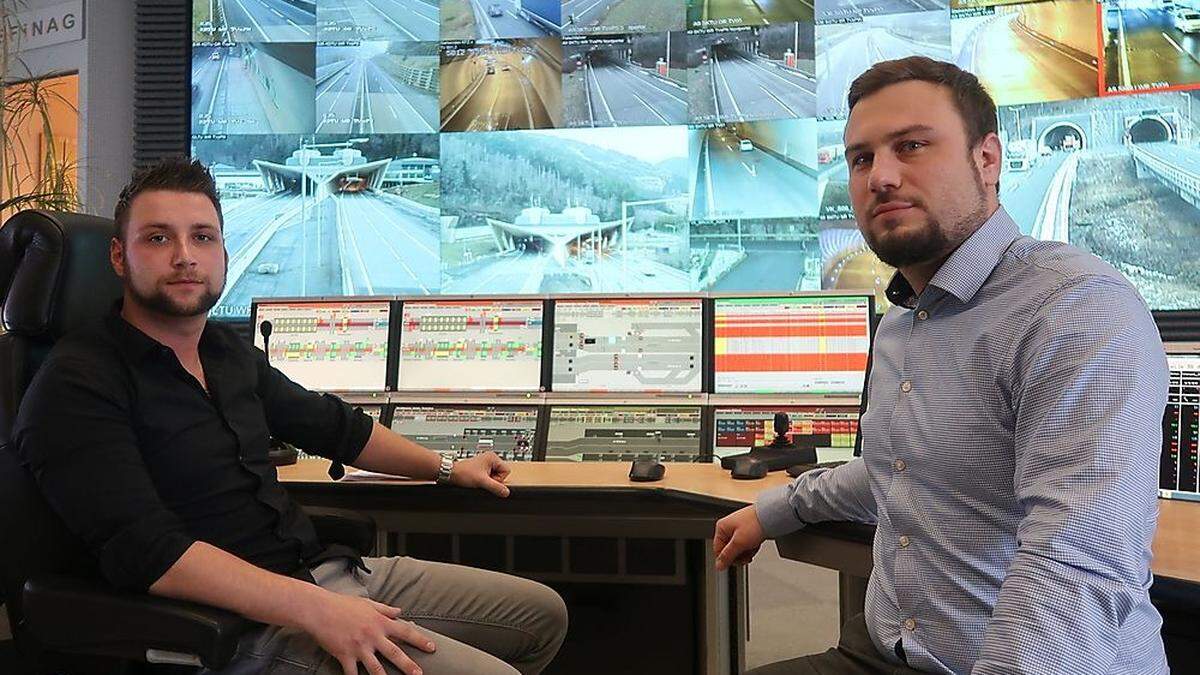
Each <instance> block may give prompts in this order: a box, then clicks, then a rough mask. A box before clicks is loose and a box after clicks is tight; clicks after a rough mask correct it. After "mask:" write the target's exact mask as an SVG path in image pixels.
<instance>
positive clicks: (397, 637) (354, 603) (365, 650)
mask: <svg viewBox="0 0 1200 675" xmlns="http://www.w3.org/2000/svg"><path fill="white" fill-rule="evenodd" d="M310 609H311V611H310V612H308V613H307V616H306V617H305V620H303V621H302V622H301V627H302V628H303V629H304V630H305V631H306V632H307V633H309V634H310V635H312V636H313V638H314V639H315V640H316V641H317V644H319V645H321V648H322V649H324V650H325V651H327V652H329V654H330V655H332V656H333V658H335V659H337V661H338V663H340V664H341V665H342V672H343V673H344V674H345V675H358V664H360V663H361V664H362V665H363V667H365V668H366V669H367V673H369V674H370V675H385V673H386V671H385V670H384V668H383V665H381V664H380V662H379V657H380V656H382V657H383V658H385V659H387V660H388V661H391V662H392V663H393V664H394V665H395V666H396V667H397V668H399V669H400V672H402V673H405V675H421V668H420V666H418V665H417V664H416V662H415V661H413V660H412V659H411V658H409V657H408V654H405V653H404V650H403V649H401V648H400V646H399V645H398V644H396V642H397V641H399V642H401V643H405V644H409V645H413V646H414V647H416V648H418V649H420V650H422V651H426V652H432V651H434V649H435V647H434V644H433V642H432V641H430V639H429V638H428V637H426V636H425V635H423V634H421V632H420V631H418V630H417V627H416V626H414V625H413V624H412V622H410V621H403V620H398V619H397V617H399V616H400V610H399V609H396V608H395V607H389V606H387V605H384V604H381V603H378V602H375V601H374V600H370V599H367V598H359V597H354V596H349V595H340V594H338V593H333V592H330V591H325V592H322V593H321V594H319V595H318V596H316V600H315V602H314V603H313V606H312V607H310Z"/></svg>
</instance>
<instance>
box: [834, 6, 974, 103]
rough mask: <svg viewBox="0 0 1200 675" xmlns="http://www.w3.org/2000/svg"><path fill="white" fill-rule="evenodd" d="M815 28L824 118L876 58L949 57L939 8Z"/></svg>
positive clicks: (947, 20)
mask: <svg viewBox="0 0 1200 675" xmlns="http://www.w3.org/2000/svg"><path fill="white" fill-rule="evenodd" d="M816 33H817V50H816V51H817V116H818V117H821V118H825V119H833V118H839V119H840V118H844V117H845V116H846V114H847V113H848V112H849V108H848V105H847V103H846V95H847V94H848V93H849V91H850V83H851V82H853V81H854V78H856V77H858V76H859V75H861V74H862V73H863V72H864V71H865V70H867V69H868V68H870V67H871V66H873V65H874V64H876V63H878V62H880V61H887V60H890V59H899V58H903V57H905V56H913V55H918V56H927V57H929V58H931V59H936V60H938V61H949V60H951V56H950V16H949V13H947V12H945V11H934V12H914V13H910V14H888V15H884V16H866V17H863V19H862V21H860V22H849V23H831V24H822V25H819V26H817V31H816Z"/></svg>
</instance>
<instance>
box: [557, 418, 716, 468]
mask: <svg viewBox="0 0 1200 675" xmlns="http://www.w3.org/2000/svg"><path fill="white" fill-rule="evenodd" d="M700 456H701V438H700V408H699V407H697V406H555V407H552V408H550V426H549V432H548V435H547V438H546V461H548V462H553V461H576V462H578V461H584V462H598V461H608V462H615V461H631V460H635V459H661V460H663V461H675V462H695V461H698V460H699V459H700Z"/></svg>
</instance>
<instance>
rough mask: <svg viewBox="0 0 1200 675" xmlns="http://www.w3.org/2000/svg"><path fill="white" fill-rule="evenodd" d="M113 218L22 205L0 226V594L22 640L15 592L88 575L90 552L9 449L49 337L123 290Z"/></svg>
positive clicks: (106, 306) (90, 316)
mask: <svg viewBox="0 0 1200 675" xmlns="http://www.w3.org/2000/svg"><path fill="white" fill-rule="evenodd" d="M112 234H113V223H112V221H111V220H109V219H106V218H97V217H93V216H85V215H81V214H75V213H51V212H47V211H34V210H31V211H22V212H20V213H18V214H16V215H14V216H13V217H11V218H9V219H8V222H6V223H5V224H4V226H3V227H0V303H2V304H0V329H2V330H3V333H0V560H2V563H0V564H2V571H3V579H2V581H3V586H2V590H3V594H4V595H3V600H4V604H5V606H6V607H7V609H8V614H9V619H10V622H11V625H12V629H13V634H14V637H16V638H17V640H18V642H20V641H21V639H22V635H21V616H22V613H21V589H22V587H23V586H24V584H25V580H26V579H27V578H28V577H29V576H30V575H31V574H32V573H35V572H36V573H65V574H72V575H82V576H88V575H90V574H94V568H93V566H92V563H91V561H90V556H89V555H88V554H87V553H86V551H85V549H84V548H83V546H82V543H81V542H80V541H79V540H78V539H77V538H76V537H74V536H73V535H72V534H71V533H70V532H69V531H68V530H67V528H66V526H65V525H64V524H63V522H62V521H61V520H60V519H59V518H58V516H57V515H56V514H55V513H54V512H53V511H52V510H51V509H50V507H49V505H48V504H47V503H46V501H45V500H44V499H43V498H42V496H41V493H40V492H39V491H38V488H37V485H36V484H35V483H34V481H33V476H32V475H31V474H30V472H29V470H28V469H27V468H26V467H24V466H23V465H22V464H21V463H20V461H19V459H18V458H17V455H16V453H15V452H14V449H13V448H12V447H11V434H12V430H13V424H14V422H15V420H16V415H17V409H18V407H19V406H20V404H21V397H22V396H23V395H24V393H25V390H26V388H27V387H28V386H29V382H30V380H32V379H33V375H34V373H35V372H37V369H38V367H39V366H40V365H41V363H42V361H43V360H44V359H45V357H46V355H47V354H48V353H49V351H50V348H51V347H53V345H54V342H55V340H57V339H58V338H59V337H61V336H63V335H64V334H66V333H68V332H70V331H72V330H74V329H75V328H77V327H80V326H82V325H84V324H86V323H87V322H89V321H92V320H94V319H96V318H98V317H100V316H103V315H104V314H105V313H107V312H108V311H109V310H110V308H111V306H112V303H113V301H114V300H116V299H117V298H119V297H120V296H121V292H122V287H121V282H120V279H118V278H117V276H116V274H115V273H114V272H113V270H112V266H111V265H110V264H109V261H108V249H109V241H110V240H111V238H112Z"/></svg>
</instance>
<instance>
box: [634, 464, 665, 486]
mask: <svg viewBox="0 0 1200 675" xmlns="http://www.w3.org/2000/svg"><path fill="white" fill-rule="evenodd" d="M666 472H667V467H665V466H663V465H662V464H659V463H658V462H657V461H655V460H653V459H635V460H633V465H632V466H630V467H629V480H635V481H639V482H646V481H655V480H662V477H663V474H665V473H666Z"/></svg>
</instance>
